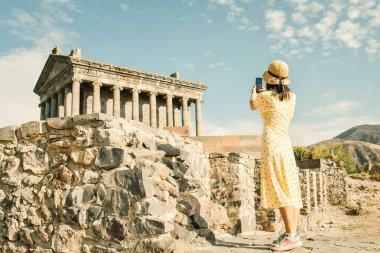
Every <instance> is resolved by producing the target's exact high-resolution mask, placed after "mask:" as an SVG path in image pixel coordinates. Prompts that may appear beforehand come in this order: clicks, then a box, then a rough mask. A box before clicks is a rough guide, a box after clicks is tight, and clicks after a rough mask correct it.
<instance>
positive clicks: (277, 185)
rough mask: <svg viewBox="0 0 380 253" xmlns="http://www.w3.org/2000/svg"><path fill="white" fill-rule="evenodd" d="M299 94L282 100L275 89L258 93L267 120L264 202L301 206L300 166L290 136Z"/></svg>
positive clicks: (263, 140) (258, 103)
mask: <svg viewBox="0 0 380 253" xmlns="http://www.w3.org/2000/svg"><path fill="white" fill-rule="evenodd" d="M295 104H296V95H295V94H294V93H292V94H291V98H290V99H289V100H286V101H285V100H284V101H280V100H279V99H278V98H277V97H275V96H272V91H264V92H261V93H259V94H258V95H257V98H256V100H255V101H254V105H255V106H256V108H257V109H258V110H259V111H260V115H261V117H262V119H263V121H264V128H263V134H262V138H261V203H260V204H261V206H262V207H264V208H280V207H284V206H293V207H295V208H301V207H302V199H301V192H300V184H299V177H298V168H297V165H296V161H295V158H294V153H293V147H292V144H291V142H290V139H289V133H288V129H289V124H290V121H291V119H292V118H293V114H294V107H295Z"/></svg>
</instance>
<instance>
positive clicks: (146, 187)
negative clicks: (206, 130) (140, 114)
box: [0, 114, 347, 253]
mask: <svg viewBox="0 0 380 253" xmlns="http://www.w3.org/2000/svg"><path fill="white" fill-rule="evenodd" d="M299 166H300V165H299ZM0 178H1V184H0V220H1V221H2V222H1V230H0V235H1V236H0V245H1V246H0V251H1V252H44V253H45V252H185V251H186V250H188V249H192V248H196V247H199V246H205V245H208V244H210V243H213V242H214V241H215V240H217V239H218V238H223V237H224V236H231V235H234V236H236V235H240V236H254V234H255V232H256V231H257V230H267V231H268V230H269V231H274V230H278V229H279V227H278V223H279V222H280V220H279V215H278V213H277V212H275V211H273V210H263V209H261V208H260V207H259V199H260V180H259V178H260V160H259V159H257V158H255V157H253V156H251V155H247V154H243V153H205V152H203V149H202V143H201V142H199V141H195V140H192V139H191V138H184V137H181V136H179V135H178V134H175V133H170V132H168V131H166V130H162V129H157V128H152V127H150V126H148V125H146V124H143V123H141V122H136V121H133V120H127V119H122V118H117V117H113V116H110V115H105V114H89V115H77V116H71V117H64V118H48V119H47V120H46V121H32V122H28V123H26V124H23V125H21V126H19V127H5V128H1V129H0ZM300 180H301V182H302V185H301V187H302V192H303V198H304V203H305V207H304V209H303V211H302V214H303V215H302V216H303V218H302V219H301V224H300V226H301V227H302V226H304V227H305V226H308V227H309V228H310V227H312V226H313V222H312V220H311V219H309V218H308V217H312V216H313V214H315V213H317V212H319V214H320V212H321V211H323V206H325V205H327V204H329V203H330V204H342V203H343V202H344V201H345V199H346V195H344V194H347V191H346V190H345V189H346V188H345V187H346V185H345V174H344V170H342V169H341V168H336V166H335V165H334V164H333V163H332V162H331V161H324V160H322V161H319V165H318V166H309V165H304V166H303V167H302V166H300ZM332 189H333V190H332ZM314 216H315V215H314Z"/></svg>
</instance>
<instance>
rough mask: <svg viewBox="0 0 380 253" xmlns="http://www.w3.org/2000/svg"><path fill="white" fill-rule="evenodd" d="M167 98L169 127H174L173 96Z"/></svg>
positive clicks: (169, 95)
mask: <svg viewBox="0 0 380 253" xmlns="http://www.w3.org/2000/svg"><path fill="white" fill-rule="evenodd" d="M165 98H166V115H167V119H168V122H167V126H168V127H172V126H173V95H172V94H167V95H166V96H165Z"/></svg>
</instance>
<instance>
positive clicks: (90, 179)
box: [83, 169, 99, 184]
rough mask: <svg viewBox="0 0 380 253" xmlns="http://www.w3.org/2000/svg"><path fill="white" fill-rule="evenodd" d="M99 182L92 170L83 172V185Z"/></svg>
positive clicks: (97, 175) (97, 176)
mask: <svg viewBox="0 0 380 253" xmlns="http://www.w3.org/2000/svg"><path fill="white" fill-rule="evenodd" d="M98 180H99V174H98V173H96V172H95V171H93V170H90V169H88V170H85V171H84V174H83V183H85V184H96V183H97V182H98Z"/></svg>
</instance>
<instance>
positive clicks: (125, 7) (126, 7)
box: [120, 3, 130, 11]
mask: <svg viewBox="0 0 380 253" xmlns="http://www.w3.org/2000/svg"><path fill="white" fill-rule="evenodd" d="M120 8H121V9H122V10H123V11H127V10H129V8H130V7H129V5H128V4H125V3H121V4H120Z"/></svg>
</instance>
